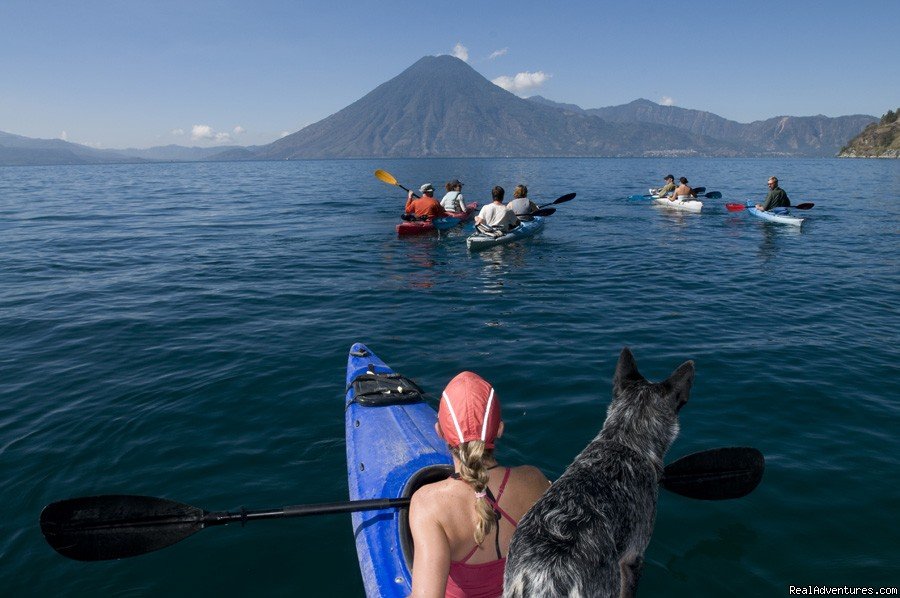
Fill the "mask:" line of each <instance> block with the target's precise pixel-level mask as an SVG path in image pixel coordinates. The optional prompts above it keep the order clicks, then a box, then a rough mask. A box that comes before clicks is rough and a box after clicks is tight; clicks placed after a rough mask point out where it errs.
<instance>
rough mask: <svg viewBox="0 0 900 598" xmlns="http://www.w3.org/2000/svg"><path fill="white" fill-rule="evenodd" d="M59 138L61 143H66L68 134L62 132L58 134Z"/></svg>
mask: <svg viewBox="0 0 900 598" xmlns="http://www.w3.org/2000/svg"><path fill="white" fill-rule="evenodd" d="M59 138H60V139H62V140H63V141H68V140H69V134H68V133H66V132H65V131H63V132H62V133H60V134H59Z"/></svg>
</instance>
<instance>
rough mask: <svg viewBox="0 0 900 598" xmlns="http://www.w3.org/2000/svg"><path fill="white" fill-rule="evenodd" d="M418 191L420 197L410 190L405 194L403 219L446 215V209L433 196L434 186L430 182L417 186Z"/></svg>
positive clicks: (431, 217) (424, 218) (431, 218)
mask: <svg viewBox="0 0 900 598" xmlns="http://www.w3.org/2000/svg"><path fill="white" fill-rule="evenodd" d="M419 193H421V194H422V197H419V198H416V197H415V196H414V195H413V192H412V191H410V192H409V194H408V195H407V196H406V209H405V210H404V212H405V214H404V215H403V216H404V218H403V219H404V220H412V219H417V220H434V219H435V218H440V217H442V216H446V215H447V211H446V210H445V209H444V208H443V206H441V204H440V203H439V202H438V200H436V199H435V198H434V186H433V185H432V184H431V183H425V184H424V185H422V186H421V187H419Z"/></svg>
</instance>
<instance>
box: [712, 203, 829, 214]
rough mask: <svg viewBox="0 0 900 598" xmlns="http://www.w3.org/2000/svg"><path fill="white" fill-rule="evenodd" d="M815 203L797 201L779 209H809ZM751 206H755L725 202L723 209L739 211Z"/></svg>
mask: <svg viewBox="0 0 900 598" xmlns="http://www.w3.org/2000/svg"><path fill="white" fill-rule="evenodd" d="M815 205H816V204H814V203H813V202H811V201H807V202H804V203H798V204H797V205H795V206H781V209H784V210H790V209H794V210H811V209H812V208H813V206H815ZM751 207H755V206H753V205H748V204H742V203H727V204H725V209H726V210H728V211H729V212H740V211H741V210H746V209H747V208H751ZM773 209H778V208H773Z"/></svg>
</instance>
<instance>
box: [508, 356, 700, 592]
mask: <svg viewBox="0 0 900 598" xmlns="http://www.w3.org/2000/svg"><path fill="white" fill-rule="evenodd" d="M693 381H694V362H692V361H687V362H685V363H683V364H682V365H680V366H679V367H678V368H677V369H676V370H675V372H673V373H672V375H671V376H669V378H667V379H666V380H665V381H663V382H659V383H653V382H649V381H648V380H647V379H645V378H644V377H643V376H641V374H640V373H639V372H638V369H637V364H636V363H635V360H634V356H633V355H632V354H631V351H629V350H628V348H627V347H625V348H624V349H623V350H622V354H621V355H620V356H619V362H618V364H617V365H616V373H615V377H614V379H613V398H612V402H611V403H610V404H609V408H608V409H607V412H606V421H605V423H604V424H603V429H602V430H600V433H599V434H598V435H597V437H596V438H594V440H592V441H591V443H590V444H588V445H587V447H585V449H584V450H583V451H581V453H580V454H579V455H578V456H577V457H576V458H575V461H573V462H572V464H571V465H569V467H568V468H567V469H566V471H565V472H564V473H563V475H562V476H561V477H560V478H559V479H558V480H557V481H556V482H554V483H553V485H552V486H551V487H550V488H549V489H548V490H547V492H546V493H545V494H544V495H543V496H542V497H541V498H540V500H538V502H537V503H535V505H534V506H533V507H532V508H531V509H530V510H529V511H528V513H526V514H525V516H524V517H523V518H522V520H521V521H520V522H519V526H518V528H517V529H516V532H515V534H514V535H513V538H512V542H511V544H510V547H509V557H508V560H507V563H506V573H505V575H504V594H503V595H504V596H507V597H510V598H524V597H532V596H566V597H569V598H576V597H583V598H594V597H605V596H620V597H626V596H634V594H635V592H636V590H637V583H638V580H639V578H640V574H641V568H642V566H643V562H644V550H645V549H646V548H647V544H648V543H649V542H650V536H651V534H652V533H653V524H654V520H655V517H656V501H657V498H658V492H659V490H658V484H659V479H660V476H662V472H663V457H664V456H665V454H666V451H667V450H668V449H669V447H670V446H671V444H672V442H673V441H674V440H675V437H676V436H677V435H678V411H679V409H681V407H683V406H684V404H685V403H687V400H688V397H689V394H690V389H691V384H692V383H693Z"/></svg>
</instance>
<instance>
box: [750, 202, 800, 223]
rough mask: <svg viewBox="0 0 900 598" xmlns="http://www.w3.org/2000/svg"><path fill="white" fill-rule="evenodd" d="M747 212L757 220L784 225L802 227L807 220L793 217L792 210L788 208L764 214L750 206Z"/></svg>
mask: <svg viewBox="0 0 900 598" xmlns="http://www.w3.org/2000/svg"><path fill="white" fill-rule="evenodd" d="M775 210H777V211H775ZM747 211H748V212H750V213H751V214H753V215H754V216H756V217H757V218H762V219H763V220H768V221H769V222H780V223H782V224H791V225H793V226H801V225H802V224H803V220H805V219H804V218H800V217H798V216H791V213H790V210H789V209H788V208H775V209H774V210H772V211H769V212H763V211H762V210H758V209H756V206H750V205H748V206H747Z"/></svg>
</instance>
